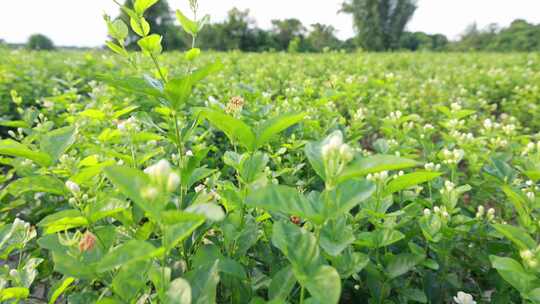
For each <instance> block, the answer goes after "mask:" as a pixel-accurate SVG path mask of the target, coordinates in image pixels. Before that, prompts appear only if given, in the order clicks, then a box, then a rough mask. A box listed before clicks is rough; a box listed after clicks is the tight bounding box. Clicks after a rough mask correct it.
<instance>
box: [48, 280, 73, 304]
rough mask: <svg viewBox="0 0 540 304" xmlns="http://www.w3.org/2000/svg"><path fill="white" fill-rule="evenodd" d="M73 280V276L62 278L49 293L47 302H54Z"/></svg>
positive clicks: (51, 303)
mask: <svg viewBox="0 0 540 304" xmlns="http://www.w3.org/2000/svg"><path fill="white" fill-rule="evenodd" d="M73 282H75V278H72V277H67V278H65V279H64V280H62V283H60V285H59V286H58V287H57V288H56V289H55V290H54V292H53V294H52V295H51V298H50V299H49V304H54V303H56V300H57V299H58V298H59V297H60V295H62V293H63V292H64V291H66V289H67V288H68V287H69V285H71V284H72V283H73Z"/></svg>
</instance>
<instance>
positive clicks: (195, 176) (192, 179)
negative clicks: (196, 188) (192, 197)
mask: <svg viewBox="0 0 540 304" xmlns="http://www.w3.org/2000/svg"><path fill="white" fill-rule="evenodd" d="M216 171H217V170H216V169H208V168H197V169H195V170H193V172H191V175H190V176H189V179H186V180H185V181H183V182H185V184H184V186H185V187H186V188H187V189H191V187H193V185H195V183H197V182H198V181H201V180H203V179H205V178H207V177H208V176H210V175H212V174H214V173H215V172H216Z"/></svg>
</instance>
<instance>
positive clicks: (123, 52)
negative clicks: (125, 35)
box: [105, 41, 128, 57]
mask: <svg viewBox="0 0 540 304" xmlns="http://www.w3.org/2000/svg"><path fill="white" fill-rule="evenodd" d="M105 44H106V45H107V47H109V49H110V50H111V51H113V52H115V53H116V54H118V55H121V56H124V57H127V56H128V52H127V51H126V50H125V49H124V48H122V47H121V46H120V45H118V44H116V43H114V42H111V41H105Z"/></svg>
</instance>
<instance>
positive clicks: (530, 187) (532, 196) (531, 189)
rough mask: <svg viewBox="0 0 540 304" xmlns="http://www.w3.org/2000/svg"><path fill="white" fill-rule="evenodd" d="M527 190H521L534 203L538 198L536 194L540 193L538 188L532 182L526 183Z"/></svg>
mask: <svg viewBox="0 0 540 304" xmlns="http://www.w3.org/2000/svg"><path fill="white" fill-rule="evenodd" d="M525 186H526V187H525V188H523V189H521V191H523V193H525V195H526V196H527V198H528V199H529V200H531V201H534V199H535V198H536V195H535V192H536V191H538V186H537V185H536V184H535V183H534V182H533V181H531V180H528V181H526V182H525Z"/></svg>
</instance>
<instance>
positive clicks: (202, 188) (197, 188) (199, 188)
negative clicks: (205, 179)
mask: <svg viewBox="0 0 540 304" xmlns="http://www.w3.org/2000/svg"><path fill="white" fill-rule="evenodd" d="M204 189H206V186H205V185H202V184H201V185H198V186H197V187H195V192H196V193H199V192H201V191H203V190H204Z"/></svg>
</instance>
